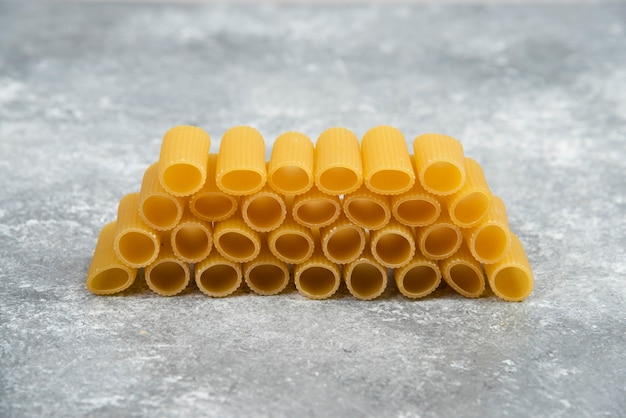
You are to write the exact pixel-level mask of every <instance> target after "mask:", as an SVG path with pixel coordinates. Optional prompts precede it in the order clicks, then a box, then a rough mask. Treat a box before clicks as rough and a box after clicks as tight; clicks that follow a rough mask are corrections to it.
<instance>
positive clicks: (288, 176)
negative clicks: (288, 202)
mask: <svg viewBox="0 0 626 418" xmlns="http://www.w3.org/2000/svg"><path fill="white" fill-rule="evenodd" d="M314 160H315V148H314V146H313V142H311V140H310V139H309V137H308V136H306V135H304V134H301V133H300V132H286V133H284V134H282V135H280V136H279V137H278V138H276V141H274V145H273V147H272V156H271V158H270V162H269V166H268V169H267V181H268V183H269V184H270V185H271V186H272V188H273V189H274V190H276V191H277V192H278V193H282V194H285V195H297V194H302V193H304V192H306V191H307V190H309V189H310V188H311V187H312V186H313V181H314V179H313V169H314Z"/></svg>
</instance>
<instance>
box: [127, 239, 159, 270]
mask: <svg viewBox="0 0 626 418" xmlns="http://www.w3.org/2000/svg"><path fill="white" fill-rule="evenodd" d="M119 250H120V255H121V256H122V258H124V259H125V260H127V261H128V262H129V263H130V264H131V265H142V264H147V263H148V262H149V261H150V259H152V257H154V253H155V252H156V251H157V248H156V245H155V243H154V241H153V240H152V238H150V237H149V236H147V235H145V234H143V233H141V232H135V231H131V232H127V233H125V234H124V235H122V237H121V238H120V240H119Z"/></svg>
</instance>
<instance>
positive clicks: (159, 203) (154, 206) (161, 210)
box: [142, 195, 179, 229]
mask: <svg viewBox="0 0 626 418" xmlns="http://www.w3.org/2000/svg"><path fill="white" fill-rule="evenodd" d="M142 209H143V216H145V217H146V219H147V220H148V222H150V223H152V224H153V225H156V226H157V227H159V228H164V229H168V228H171V227H173V226H174V225H175V224H176V221H177V219H178V215H179V207H178V205H177V204H176V202H175V201H174V200H173V199H172V198H171V197H167V196H160V195H153V196H149V197H148V198H146V199H145V200H144V202H143V206H142Z"/></svg>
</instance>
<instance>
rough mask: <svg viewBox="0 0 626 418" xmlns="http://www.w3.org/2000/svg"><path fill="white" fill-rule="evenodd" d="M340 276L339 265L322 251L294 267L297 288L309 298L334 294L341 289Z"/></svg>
mask: <svg viewBox="0 0 626 418" xmlns="http://www.w3.org/2000/svg"><path fill="white" fill-rule="evenodd" d="M340 277H341V275H340V272H339V266H337V264H335V263H332V262H331V261H329V260H328V259H327V258H326V257H324V255H323V254H322V252H321V251H316V252H315V253H314V254H313V256H312V257H311V258H310V259H308V260H307V261H305V262H304V263H300V264H297V265H296V266H295V267H294V282H295V284H296V289H298V292H300V294H301V295H303V296H306V297H307V298H309V299H327V298H329V297H331V296H332V295H334V294H335V292H336V291H337V289H339V283H340Z"/></svg>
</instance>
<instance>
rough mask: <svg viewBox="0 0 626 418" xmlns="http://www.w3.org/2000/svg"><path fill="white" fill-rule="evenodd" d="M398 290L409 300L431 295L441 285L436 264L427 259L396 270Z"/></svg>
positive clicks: (439, 273)
mask: <svg viewBox="0 0 626 418" xmlns="http://www.w3.org/2000/svg"><path fill="white" fill-rule="evenodd" d="M395 280H396V285H397V286H398V290H399V291H400V293H402V294H403V295H404V296H406V297H407V298H411V299H418V298H422V297H424V296H427V295H429V294H431V293H432V292H434V291H435V289H437V287H438V286H439V283H441V272H440V271H439V268H438V267H437V265H436V264H434V263H433V262H431V261H428V260H426V259H422V260H416V261H414V262H412V263H410V264H408V265H406V266H405V267H402V268H401V269H396V270H395Z"/></svg>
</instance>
